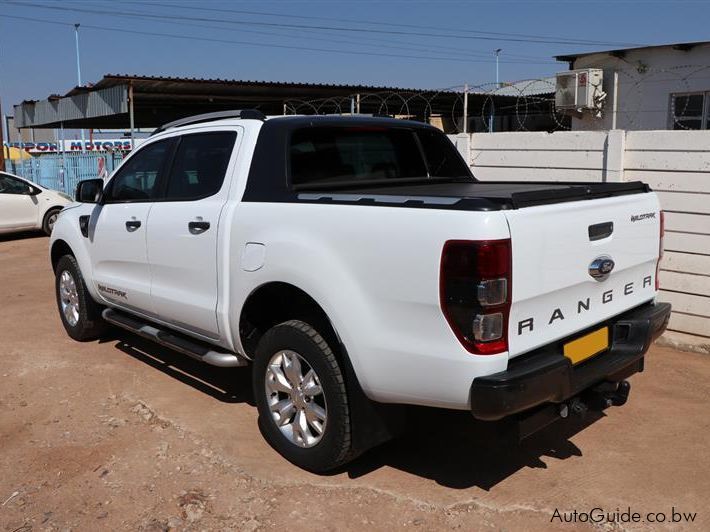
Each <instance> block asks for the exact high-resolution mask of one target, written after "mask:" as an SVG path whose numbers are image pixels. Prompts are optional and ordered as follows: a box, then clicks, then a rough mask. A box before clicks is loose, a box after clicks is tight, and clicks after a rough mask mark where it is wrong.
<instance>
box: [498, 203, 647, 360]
mask: <svg viewBox="0 0 710 532" xmlns="http://www.w3.org/2000/svg"><path fill="white" fill-rule="evenodd" d="M506 217H507V219H508V224H509V227H510V234H511V241H512V256H513V276H512V307H511V314H510V323H509V349H510V355H511V356H516V355H519V354H521V353H525V352H527V351H530V350H532V349H535V348H536V347H539V346H542V345H546V344H549V343H551V342H554V341H555V340H558V339H562V338H566V337H569V336H570V335H573V334H575V333H577V332H579V331H583V330H585V329H587V328H589V327H591V326H593V325H594V324H597V323H600V322H602V321H603V320H605V319H607V318H610V317H612V316H615V315H617V314H620V313H622V312H624V311H625V310H627V309H630V308H632V307H635V306H637V305H639V304H641V303H643V302H645V301H649V300H651V299H653V297H654V296H655V275H656V262H657V260H658V251H659V238H660V232H659V231H660V207H659V203H658V199H657V197H656V195H655V194H651V193H645V194H633V195H625V196H619V197H611V198H603V199H594V200H587V201H575V202H569V203H558V204H555V205H542V206H536V207H527V208H522V209H518V210H511V211H506ZM595 261H597V262H596V264H594V263H595ZM600 265H601V270H602V271H598V270H599V269H595V266H600ZM610 268H611V271H609V272H607V273H606V274H605V273H604V272H605V271H606V270H609V269H610Z"/></svg>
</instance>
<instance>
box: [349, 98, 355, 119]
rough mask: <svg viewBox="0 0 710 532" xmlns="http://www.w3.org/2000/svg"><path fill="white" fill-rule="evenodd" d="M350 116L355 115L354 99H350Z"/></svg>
mask: <svg viewBox="0 0 710 532" xmlns="http://www.w3.org/2000/svg"><path fill="white" fill-rule="evenodd" d="M350 114H351V115H353V114H355V98H353V97H352V96H351V97H350Z"/></svg>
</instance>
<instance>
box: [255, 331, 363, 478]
mask: <svg viewBox="0 0 710 532" xmlns="http://www.w3.org/2000/svg"><path fill="white" fill-rule="evenodd" d="M253 366H254V367H253V385H254V396H255V400H256V405H257V408H258V411H259V427H260V428H261V431H262V434H263V435H264V438H265V439H266V441H267V442H268V443H269V445H271V447H273V448H274V449H275V450H276V451H277V452H278V453H279V454H281V455H282V456H283V457H284V458H286V459H287V460H288V461H289V462H291V463H293V464H295V465H297V466H299V467H301V468H303V469H307V470H309V471H313V472H315V473H324V472H326V471H329V470H331V469H334V468H336V467H338V466H340V465H342V464H344V463H345V462H347V461H348V459H349V458H350V456H351V446H352V442H351V421H350V409H349V405H348V397H347V391H346V387H345V378H344V376H343V372H342V371H341V368H340V365H339V364H338V361H337V359H336V357H335V355H334V353H333V351H332V350H331V349H330V347H329V346H328V343H327V342H326V341H325V339H324V338H323V336H322V335H321V334H320V333H319V332H318V331H316V330H315V329H314V328H313V327H311V326H310V325H308V324H307V323H304V322H302V321H298V320H291V321H287V322H285V323H281V324H280V325H276V326H275V327H272V328H271V329H269V330H268V331H267V332H266V333H265V334H264V336H263V337H262V338H261V340H260V341H259V345H258V346H257V349H256V355H255V357H254V364H253Z"/></svg>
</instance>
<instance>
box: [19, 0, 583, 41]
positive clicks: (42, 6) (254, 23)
mask: <svg viewBox="0 0 710 532" xmlns="http://www.w3.org/2000/svg"><path fill="white" fill-rule="evenodd" d="M7 3H8V4H13V5H18V6H22V7H29V8H35V9H52V10H55V11H70V12H80V13H82V14H87V12H86V10H85V9H79V8H71V7H64V6H50V5H45V4H35V3H31V2H22V3H20V2H17V1H14V0H8V2H7ZM91 13H93V14H101V15H111V16H115V15H117V14H121V15H122V16H127V17H138V18H151V19H157V20H187V21H199V22H219V23H227V24H235V25H242V26H244V25H246V26H267V27H277V28H292V29H303V30H316V31H320V30H332V31H344V32H351V33H377V34H385V35H410V36H417V37H434V38H448V39H464V40H484V41H496V42H500V41H507V42H524V43H538V44H570V45H579V44H580V43H579V42H577V41H574V40H569V39H567V40H563V39H546V40H542V39H529V38H514V37H486V36H476V35H454V34H451V35H445V34H440V33H425V32H409V31H398V30H375V29H364V28H346V27H340V26H313V25H305V24H287V23H277V22H262V21H245V20H234V19H229V20H226V19H224V20H220V19H214V18H207V17H186V16H179V15H169V14H167V13H166V14H160V15H157V14H156V15H153V14H144V13H136V12H128V11H113V10H112V11H102V10H97V9H92V10H91Z"/></svg>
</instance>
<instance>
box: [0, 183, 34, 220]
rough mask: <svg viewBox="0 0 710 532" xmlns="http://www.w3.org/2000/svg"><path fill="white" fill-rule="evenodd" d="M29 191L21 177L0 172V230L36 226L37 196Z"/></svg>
mask: <svg viewBox="0 0 710 532" xmlns="http://www.w3.org/2000/svg"><path fill="white" fill-rule="evenodd" d="M31 192H32V187H30V186H29V185H28V184H27V183H25V182H24V181H22V180H21V179H16V178H14V177H12V176H9V175H7V174H3V173H0V231H1V230H3V229H6V230H8V229H26V228H31V227H36V226H37V217H38V216H39V209H38V207H37V204H38V202H37V196H35V195H32V193H31Z"/></svg>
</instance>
